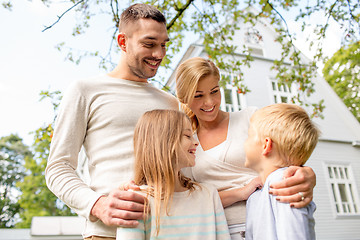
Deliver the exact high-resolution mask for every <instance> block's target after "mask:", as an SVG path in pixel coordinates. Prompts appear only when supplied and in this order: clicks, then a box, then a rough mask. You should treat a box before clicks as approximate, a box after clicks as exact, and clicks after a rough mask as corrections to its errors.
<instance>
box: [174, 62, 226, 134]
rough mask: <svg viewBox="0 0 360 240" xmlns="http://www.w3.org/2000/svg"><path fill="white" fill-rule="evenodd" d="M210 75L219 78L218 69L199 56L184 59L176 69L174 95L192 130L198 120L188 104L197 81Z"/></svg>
mask: <svg viewBox="0 0 360 240" xmlns="http://www.w3.org/2000/svg"><path fill="white" fill-rule="evenodd" d="M211 75H212V76H215V77H216V78H218V79H219V80H220V73H219V69H218V68H217V67H216V66H215V64H214V63H213V62H212V61H210V60H208V59H205V58H201V57H194V58H190V59H188V60H186V61H184V62H183V63H182V64H180V66H179V67H178V69H177V70H176V95H177V97H178V99H179V101H180V102H181V108H182V110H183V111H184V112H185V113H186V115H188V116H189V118H190V119H191V124H192V128H193V130H194V131H195V130H196V129H197V128H198V126H199V121H198V119H197V117H196V115H195V114H194V113H193V112H192V111H191V109H190V108H189V106H188V105H189V104H190V103H191V102H192V101H193V99H194V96H195V93H196V89H197V86H198V83H199V81H200V80H201V79H203V78H205V77H207V76H211Z"/></svg>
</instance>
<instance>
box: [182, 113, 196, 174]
mask: <svg viewBox="0 0 360 240" xmlns="http://www.w3.org/2000/svg"><path fill="white" fill-rule="evenodd" d="M184 121H185V122H184V128H183V131H182V136H181V142H180V153H179V170H180V169H182V168H185V167H193V166H195V152H196V147H197V146H198V145H199V142H198V141H197V140H195V139H194V137H193V133H192V130H191V123H190V121H189V120H187V119H186V120H184Z"/></svg>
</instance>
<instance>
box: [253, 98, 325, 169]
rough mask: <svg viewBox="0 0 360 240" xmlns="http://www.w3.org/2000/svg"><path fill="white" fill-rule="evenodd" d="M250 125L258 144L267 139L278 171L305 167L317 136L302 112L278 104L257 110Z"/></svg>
mask: <svg viewBox="0 0 360 240" xmlns="http://www.w3.org/2000/svg"><path fill="white" fill-rule="evenodd" d="M250 121H251V127H253V130H255V133H256V135H257V138H258V139H259V140H260V139H261V140H262V139H264V138H266V137H269V138H271V140H272V143H273V147H274V148H275V149H276V150H277V151H278V154H279V155H280V157H281V159H282V162H279V163H278V164H280V166H279V167H286V166H301V165H303V164H305V162H306V161H307V160H308V159H309V157H310V155H311V153H312V152H313V150H314V149H315V146H316V144H317V142H318V138H319V135H320V131H319V129H318V128H317V127H316V126H315V124H314V123H313V122H312V121H311V119H310V118H309V115H308V114H307V113H306V111H305V110H304V109H303V108H302V107H299V106H297V105H294V104H287V103H279V104H273V105H270V106H267V107H264V108H261V109H259V110H258V111H256V112H255V113H254V115H253V116H252V117H251V120H250Z"/></svg>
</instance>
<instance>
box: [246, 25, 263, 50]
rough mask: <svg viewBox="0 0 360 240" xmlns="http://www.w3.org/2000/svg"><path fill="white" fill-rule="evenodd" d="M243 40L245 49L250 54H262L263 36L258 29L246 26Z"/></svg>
mask: <svg viewBox="0 0 360 240" xmlns="http://www.w3.org/2000/svg"><path fill="white" fill-rule="evenodd" d="M244 40H245V44H246V47H247V50H248V51H249V52H250V53H251V55H256V56H264V51H263V44H264V41H263V36H262V35H261V34H260V32H259V30H257V29H256V28H254V27H249V28H247V29H246V32H245V39H244Z"/></svg>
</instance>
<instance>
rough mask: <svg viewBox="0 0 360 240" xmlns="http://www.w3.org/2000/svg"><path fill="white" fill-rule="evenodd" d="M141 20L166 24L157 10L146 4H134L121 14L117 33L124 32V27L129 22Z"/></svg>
mask: <svg viewBox="0 0 360 240" xmlns="http://www.w3.org/2000/svg"><path fill="white" fill-rule="evenodd" d="M142 18H146V19H152V20H155V21H157V22H159V23H164V24H166V19H165V17H164V15H163V14H162V13H161V12H160V11H159V10H158V9H156V8H155V7H153V6H151V5H148V4H143V3H136V4H133V5H131V6H130V7H128V8H127V9H125V11H123V12H122V14H121V16H120V20H119V31H120V32H121V31H122V30H124V28H125V26H126V25H127V24H129V23H130V22H135V21H137V20H139V19H142Z"/></svg>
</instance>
